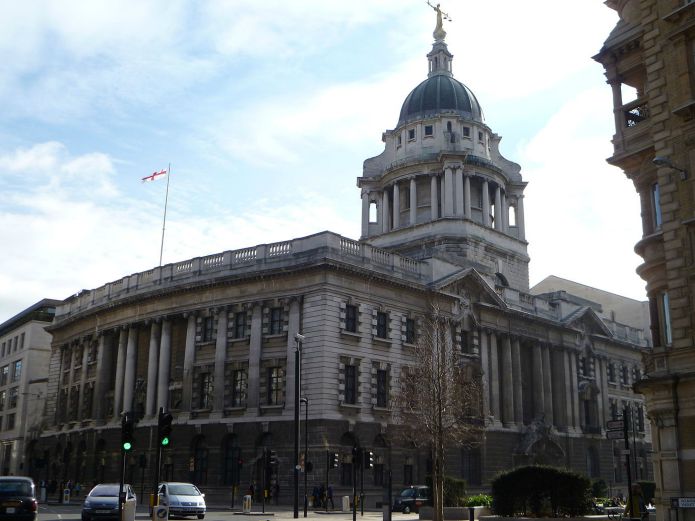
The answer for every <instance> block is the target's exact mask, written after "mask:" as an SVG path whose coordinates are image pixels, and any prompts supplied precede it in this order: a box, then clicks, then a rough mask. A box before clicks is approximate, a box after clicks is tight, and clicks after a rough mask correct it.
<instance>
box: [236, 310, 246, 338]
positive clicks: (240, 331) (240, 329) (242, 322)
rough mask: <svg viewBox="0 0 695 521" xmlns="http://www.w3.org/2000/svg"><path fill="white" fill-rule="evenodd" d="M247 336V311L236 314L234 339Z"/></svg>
mask: <svg viewBox="0 0 695 521" xmlns="http://www.w3.org/2000/svg"><path fill="white" fill-rule="evenodd" d="M245 336H246V311H240V312H238V313H234V338H244V337H245Z"/></svg>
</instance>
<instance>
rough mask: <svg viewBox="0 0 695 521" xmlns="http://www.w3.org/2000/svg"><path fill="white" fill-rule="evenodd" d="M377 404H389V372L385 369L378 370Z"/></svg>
mask: <svg viewBox="0 0 695 521" xmlns="http://www.w3.org/2000/svg"><path fill="white" fill-rule="evenodd" d="M376 406H377V407H388V406H389V372H388V371H387V370H385V369H378V370H377V372H376Z"/></svg>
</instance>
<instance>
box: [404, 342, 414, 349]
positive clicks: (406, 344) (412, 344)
mask: <svg viewBox="0 0 695 521" xmlns="http://www.w3.org/2000/svg"><path fill="white" fill-rule="evenodd" d="M403 347H410V348H415V342H403Z"/></svg>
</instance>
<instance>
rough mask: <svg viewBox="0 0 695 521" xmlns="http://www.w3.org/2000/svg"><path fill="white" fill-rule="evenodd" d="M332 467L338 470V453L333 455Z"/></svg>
mask: <svg viewBox="0 0 695 521" xmlns="http://www.w3.org/2000/svg"><path fill="white" fill-rule="evenodd" d="M330 466H331V468H332V469H337V468H338V453H337V452H334V453H333V454H331V460H330Z"/></svg>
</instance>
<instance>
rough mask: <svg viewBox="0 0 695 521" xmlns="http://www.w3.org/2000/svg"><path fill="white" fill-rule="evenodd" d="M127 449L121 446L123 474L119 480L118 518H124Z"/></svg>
mask: <svg viewBox="0 0 695 521" xmlns="http://www.w3.org/2000/svg"><path fill="white" fill-rule="evenodd" d="M125 461H126V458H125V450H124V449H123V446H121V476H120V478H119V481H118V519H119V520H121V519H123V499H122V498H123V482H124V481H125Z"/></svg>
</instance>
